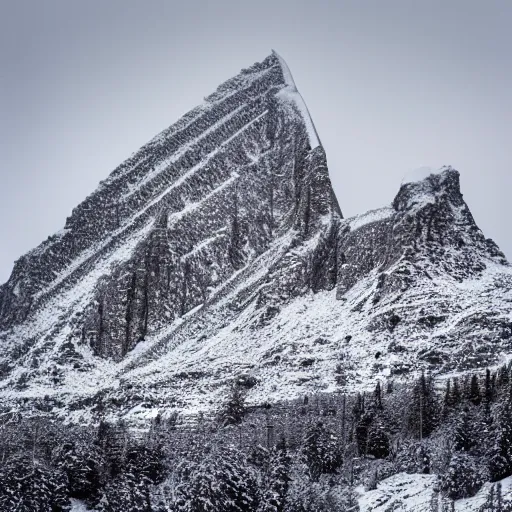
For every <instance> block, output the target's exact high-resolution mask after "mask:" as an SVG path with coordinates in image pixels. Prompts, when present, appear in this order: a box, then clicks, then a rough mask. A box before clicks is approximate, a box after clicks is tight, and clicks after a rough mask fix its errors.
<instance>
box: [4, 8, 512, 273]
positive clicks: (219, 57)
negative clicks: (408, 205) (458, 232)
mask: <svg viewBox="0 0 512 512" xmlns="http://www.w3.org/2000/svg"><path fill="white" fill-rule="evenodd" d="M0 7H1V12H0V93H1V94H0V141H1V142H0V144H1V148H0V149H1V156H2V158H1V164H0V282H4V281H5V280H7V278H8V276H9V274H10V271H11V269H12V264H13V262H14V260H15V259H17V258H18V257H19V256H21V255H22V254H23V253H25V252H26V251H28V250H29V249H31V248H33V247H35V246H36V245H38V244H39V243H40V242H41V241H43V240H44V239H45V238H47V236H48V235H50V234H52V233H53V232H55V231H57V230H58V229H60V228H61V227H63V225H64V222H65V219H66V217H67V216H68V215H69V214H70V213H71V210H72V208H73V207H74V206H76V205H77V204H78V203H79V202H80V201H82V200H83V199H84V198H85V197H86V196H87V195H88V194H89V193H91V192H92V191H93V190H94V189H95V188H96V186H97V185H98V182H99V181H100V180H102V179H104V178H105V177H106V176H107V175H108V174H109V173H110V172H111V171H112V170H113V169H114V168H115V167H116V166H117V165H118V164H119V163H121V162H122V161H123V160H124V159H125V158H127V157H128V156H129V155H130V154H131V153H133V152H134V151H136V150H137V149H138V148H139V147H140V146H141V145H143V144H144V143H145V142H147V141H148V140H149V139H151V138H152V137H153V136H154V135H156V134H157V133H158V132H159V131H161V130H162V129H164V128H166V127H167V126H168V125H170V124H172V123H173V122H174V121H176V120H177V119H178V118H179V117H180V116H181V115H182V114H184V113H185V112H186V111H188V110H190V109H191V108H193V107H194V106H195V105H197V104H198V103H200V102H201V101H202V99H203V97H204V96H207V95H208V94H209V93H211V92H212V91H213V90H214V89H215V88H216V87H217V86H218V85H219V84H220V83H221V82H223V81H224V80H226V79H227V78H230V77H231V76H233V75H235V74H236V73H238V72H239V70H240V69H241V68H243V67H248V66H249V65H251V64H252V63H254V62H255V61H260V60H262V59H263V58H265V56H266V55H268V54H269V53H270V50H271V48H275V49H276V50H277V51H278V52H279V53H280V54H281V55H282V56H283V57H284V58H285V59H286V61H287V63H288V65H289V66H290V69H291V71H292V73H293V75H294V78H295V82H296V83H297V86H298V88H299V90H300V92H301V93H302V95H303V97H304V99H305V101H306V103H307V105H308V107H309V110H310V112H311V115H312V117H313V120H314V122H315V125H316V128H317V130H318V133H319V135H320V139H321V141H322V143H323V145H324V147H325V150H326V152H327V158H328V163H329V170H330V174H331V178H332V181H333V184H334V188H335V191H336V194H337V196H338V200H339V203H340V205H341V208H342V211H343V214H344V215H345V216H346V217H347V216H351V215H354V214H356V213H362V212H364V211H366V210H368V209H371V208H377V207H380V206H383V205H385V204H388V203H390V202H391V200H392V199H393V197H394V195H395V194H396V192H397V191H398V188H399V186H400V182H401V180H402V177H403V175H404V174H405V173H406V172H407V171H409V170H410V169H413V168H417V167H420V166H424V165H428V166H432V167H438V166H441V165H444V164H450V165H452V166H454V167H455V168H456V169H458V170H459V171H460V172H461V180H462V189H463V192H464V196H465V199H466V201H467V202H468V204H469V207H470V209H471V211H472V213H473V215H474V217H475V220H476V222H477V223H478V225H479V226H480V228H481V229H482V230H483V231H484V233H485V235H486V236H488V237H490V238H493V239H494V240H495V241H496V242H497V243H498V245H499V246H500V247H501V248H502V250H503V251H504V252H505V253H506V254H507V255H508V256H509V257H512V234H511V233H512V230H511V228H510V226H509V224H510V220H511V218H512V215H511V212H512V203H511V201H510V200H509V195H510V191H511V190H512V172H511V171H512V153H511V151H510V146H511V140H512V129H511V120H512V100H511V94H510V91H511V90H512V67H511V66H510V49H511V48H512V31H511V30H510V26H511V23H512V3H511V2H509V1H508V0H507V1H488V2H480V1H469V0H464V1H462V0H461V1H454V0H452V1H450V2H446V1H432V0H431V1H429V2H422V3H420V2H411V1H410V0H404V1H392V0H388V1H386V2H382V1H356V0H354V1H352V2H343V1H334V0H333V1H319V0H317V1H315V2H311V1H308V2H304V1H298V0H289V1H277V0H274V1H267V0H260V1H258V2H240V1H230V2H229V1H215V2H213V1H212V2H208V1H204V2H194V1H188V0H187V1H186V2H180V3H178V2H174V1H156V0H153V1H146V2H142V1H131V0H109V1H108V2H104V1H99V0H91V1H87V2H85V1H83V2H78V1H70V0H65V1H64V0H59V1H57V0H46V1H45V2H40V1H39V0H37V1H35V0H34V1H26V0H17V1H11V2H7V1H5V0H4V1H2V2H0Z"/></svg>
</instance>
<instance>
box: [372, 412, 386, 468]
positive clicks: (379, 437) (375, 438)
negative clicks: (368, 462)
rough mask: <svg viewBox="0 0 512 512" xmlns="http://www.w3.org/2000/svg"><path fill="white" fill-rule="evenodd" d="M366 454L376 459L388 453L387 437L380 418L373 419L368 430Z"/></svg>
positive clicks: (384, 456)
mask: <svg viewBox="0 0 512 512" xmlns="http://www.w3.org/2000/svg"><path fill="white" fill-rule="evenodd" d="M367 454H368V455H373V456H374V457H375V458H376V459H385V458H386V457H387V456H388V455H389V437H388V435H387V433H386V429H385V427H384V424H383V422H382V420H381V419H377V420H374V421H373V423H372V425H371V427H370V428H369V432H368V444H367Z"/></svg>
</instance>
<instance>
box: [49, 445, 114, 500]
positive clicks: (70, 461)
mask: <svg viewBox="0 0 512 512" xmlns="http://www.w3.org/2000/svg"><path fill="white" fill-rule="evenodd" d="M54 464H55V466H56V467H57V468H58V469H59V470H61V471H62V472H64V473H65V474H66V475H67V478H68V481H69V495H70V497H72V498H78V499H88V500H91V499H94V498H95V496H96V495H97V493H98V491H99V490H100V488H101V486H102V485H103V483H104V481H105V478H106V474H105V468H106V467H107V463H106V460H105V457H104V456H103V453H102V452H101V450H99V449H98V447H97V446H94V445H93V446H88V445H84V444H78V443H65V444H64V445H63V446H62V447H61V448H60V449H59V450H58V451H57V453H56V457H55V460H54Z"/></svg>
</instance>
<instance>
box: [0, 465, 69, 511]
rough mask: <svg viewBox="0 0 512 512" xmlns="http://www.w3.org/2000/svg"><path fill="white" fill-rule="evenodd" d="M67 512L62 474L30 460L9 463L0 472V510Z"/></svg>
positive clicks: (66, 494)
mask: <svg viewBox="0 0 512 512" xmlns="http://www.w3.org/2000/svg"><path fill="white" fill-rule="evenodd" d="M70 508H71V504H70V502H69V490H68V480H67V477H66V475H65V474H64V473H63V472H61V471H58V470H55V469H53V468H51V467H48V466H46V465H44V464H41V463H39V462H38V461H34V460H33V459H31V458H30V457H19V458H18V457H17V458H13V459H10V460H9V461H7V463H6V464H4V465H3V466H2V467H1V468H0V510H2V511H3V510H5V511H6V512H7V511H13V512H14V511H16V512H36V511H45V510H48V511H52V512H64V511H67V510H69V509H70Z"/></svg>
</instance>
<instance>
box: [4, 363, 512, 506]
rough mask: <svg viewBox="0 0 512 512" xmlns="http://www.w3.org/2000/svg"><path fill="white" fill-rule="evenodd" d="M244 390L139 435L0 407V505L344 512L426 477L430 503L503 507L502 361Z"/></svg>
mask: <svg viewBox="0 0 512 512" xmlns="http://www.w3.org/2000/svg"><path fill="white" fill-rule="evenodd" d="M248 385H250V384H248V383H247V381H246V380H243V379H241V380H240V381H238V382H234V383H233V385H232V386H231V388H230V392H229V394H228V396H226V397H225V400H224V402H223V403H220V404H218V407H217V411H218V412H217V413H216V414H215V415H212V416H210V417H207V416H205V415H198V416H196V417H194V418H182V417H180V416H178V415H166V414H159V415H157V416H156V417H155V418H154V419H153V420H152V422H151V424H150V425H149V428H147V429H144V430H136V429H133V428H128V426H127V425H126V424H125V423H123V421H119V422H117V423H115V424H114V423H111V422H109V421H107V420H106V419H105V416H104V417H102V418H99V419H98V423H97V424H96V426H94V427H91V426H80V425H70V424H63V423H59V422H58V421H56V420H55V419H53V418H51V417H50V416H46V415H44V414H41V415H38V416H34V417H30V418H29V417H20V416H17V415H13V414H4V415H3V416H2V424H1V430H0V482H1V483H2V485H1V486H0V510H2V511H8V510H9V511H11V510H12V511H14V510H16V511H19V512H29V511H46V510H48V511H55V512H57V511H66V510H70V509H71V507H72V503H73V501H74V500H80V501H81V502H83V503H85V504H86V506H87V507H89V508H90V510H94V511H98V512H107V511H108V512H127V511H134V512H170V511H172V512H242V511H247V512H251V511H254V512H324V511H325V512H327V511H334V512H349V511H350V512H354V511H357V510H359V505H358V495H359V494H360V493H361V492H364V491H370V490H372V489H375V488H376V487H377V486H378V484H379V482H381V481H382V480H384V479H386V478H389V477H390V476H392V475H395V474H398V473H409V474H415V475H418V474H421V475H435V478H436V485H435V488H434V497H433V499H432V503H431V505H430V507H431V510H432V511H436V512H437V511H440V512H442V511H444V510H446V511H450V510H455V508H454V503H455V501H456V500H459V499H463V498H468V497H471V496H473V495H475V494H476V493H477V492H478V491H479V490H480V489H481V487H482V485H483V484H484V483H485V482H493V485H491V486H489V492H488V493H487V498H486V502H485V503H484V504H483V505H482V506H481V507H480V510H482V511H488V512H490V511H496V512H498V511H499V512H506V511H510V510H512V503H509V502H508V501H507V500H506V499H503V495H502V494H503V493H502V488H501V484H500V481H501V480H502V479H504V478H506V477H508V476H510V475H512V373H511V366H503V367H501V368H499V369H498V370H497V371H490V370H487V371H486V372H485V373H482V374H476V373H475V374H472V375H470V374H469V375H464V376H461V377H458V378H457V377H456V378H451V379H448V380H444V381H442V382H439V381H436V380H434V379H433V378H432V376H430V375H426V374H422V375H421V376H420V377H419V378H418V379H417V380H416V381H415V382H414V383H413V384H412V385H411V384H408V385H405V384H398V383H394V382H393V381H388V382H385V383H383V382H378V383H376V386H375V389H374V391H373V392H371V393H364V394H356V395H350V394H346V393H336V394H318V395H313V396H304V397H303V398H302V399H301V400H297V401H293V402H286V403H281V404H272V405H270V404H268V405H266V406H265V405H264V406H261V407H257V408H255V407H250V406H248V405H247V403H246V399H245V395H246V392H247V386H248Z"/></svg>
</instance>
